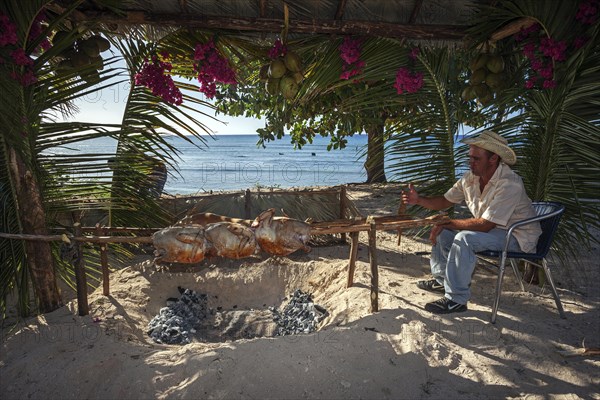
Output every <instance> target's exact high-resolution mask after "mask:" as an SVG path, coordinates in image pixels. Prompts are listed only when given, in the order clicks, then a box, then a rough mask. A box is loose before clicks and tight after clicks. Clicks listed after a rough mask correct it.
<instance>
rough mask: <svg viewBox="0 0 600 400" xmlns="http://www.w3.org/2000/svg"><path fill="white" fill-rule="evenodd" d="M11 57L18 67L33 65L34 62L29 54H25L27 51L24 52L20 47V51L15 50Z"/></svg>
mask: <svg viewBox="0 0 600 400" xmlns="http://www.w3.org/2000/svg"><path fill="white" fill-rule="evenodd" d="M10 56H11V57H12V59H13V60H14V62H15V64H17V65H25V66H29V65H33V60H32V59H31V58H30V57H29V56H28V55H27V54H25V50H23V49H22V48H20V47H19V48H18V49H15V50H13V51H12V52H11V53H10Z"/></svg>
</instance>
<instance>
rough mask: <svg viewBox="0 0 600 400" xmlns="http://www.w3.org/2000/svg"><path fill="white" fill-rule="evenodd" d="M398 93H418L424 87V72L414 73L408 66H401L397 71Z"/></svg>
mask: <svg viewBox="0 0 600 400" xmlns="http://www.w3.org/2000/svg"><path fill="white" fill-rule="evenodd" d="M394 87H395V88H396V91H397V92H398V94H402V93H404V92H407V93H416V92H418V91H419V89H421V87H423V73H422V72H416V73H412V72H410V71H409V70H408V69H407V68H400V69H399V70H398V72H397V73H396V83H395V84H394Z"/></svg>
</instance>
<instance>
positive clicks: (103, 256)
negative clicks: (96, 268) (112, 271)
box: [96, 224, 110, 296]
mask: <svg viewBox="0 0 600 400" xmlns="http://www.w3.org/2000/svg"><path fill="white" fill-rule="evenodd" d="M96 235H98V236H104V235H106V232H105V231H104V229H102V228H100V224H96ZM107 248H108V243H100V264H101V265H102V294H103V295H105V296H109V295H110V282H109V279H110V278H109V273H108V252H107Z"/></svg>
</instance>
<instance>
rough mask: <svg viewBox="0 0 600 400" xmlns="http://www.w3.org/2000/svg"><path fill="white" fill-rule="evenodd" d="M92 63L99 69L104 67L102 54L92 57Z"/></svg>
mask: <svg viewBox="0 0 600 400" xmlns="http://www.w3.org/2000/svg"><path fill="white" fill-rule="evenodd" d="M90 64H92V65H93V66H94V68H96V69H97V70H99V71H101V70H103V69H104V60H103V59H102V57H101V56H98V57H90Z"/></svg>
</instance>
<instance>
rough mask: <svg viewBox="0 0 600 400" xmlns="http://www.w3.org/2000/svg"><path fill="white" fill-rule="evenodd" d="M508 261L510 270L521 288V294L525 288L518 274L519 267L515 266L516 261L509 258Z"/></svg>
mask: <svg viewBox="0 0 600 400" xmlns="http://www.w3.org/2000/svg"><path fill="white" fill-rule="evenodd" d="M509 260H510V265H511V267H512V270H513V272H514V273H515V278H517V282H519V286H521V292H524V291H525V286H524V285H523V279H521V274H520V273H519V266H518V264H517V260H515V259H514V258H510V259H509Z"/></svg>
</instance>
